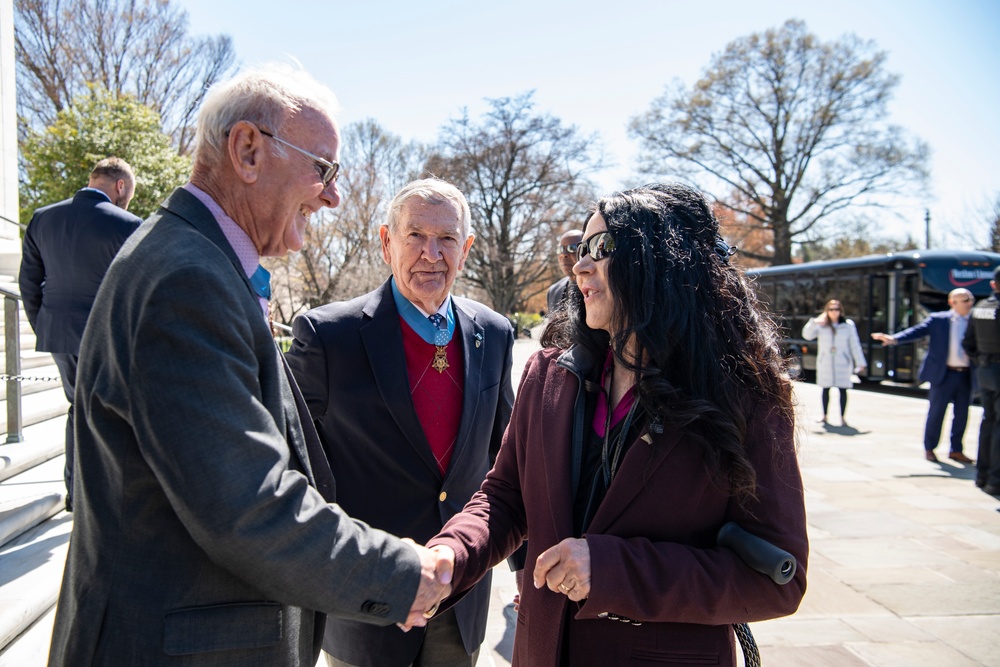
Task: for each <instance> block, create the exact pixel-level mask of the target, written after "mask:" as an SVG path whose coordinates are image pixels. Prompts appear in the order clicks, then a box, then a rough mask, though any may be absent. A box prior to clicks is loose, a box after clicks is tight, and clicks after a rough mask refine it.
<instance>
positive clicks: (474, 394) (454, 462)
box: [448, 297, 495, 471]
mask: <svg viewBox="0 0 1000 667" xmlns="http://www.w3.org/2000/svg"><path fill="white" fill-rule="evenodd" d="M452 305H453V307H454V311H455V319H456V321H457V323H458V326H457V331H458V332H459V333H460V334H461V340H462V362H463V364H464V365H465V383H464V390H463V391H462V419H461V422H460V423H459V427H458V435H457V437H456V438H455V449H454V451H453V452H452V454H451V465H449V466H448V470H449V471H451V470H461V469H462V465H461V461H462V458H463V456H465V454H466V452H467V450H468V449H469V447H468V440H469V436H470V434H471V432H472V426H473V424H475V422H476V413H477V410H478V408H479V389H480V387H481V384H482V381H481V378H482V372H483V358H484V355H485V349H486V343H487V341H486V336H485V331H484V329H483V327H482V326H481V325H480V324H479V323H478V322H476V314H475V313H474V312H471V311H470V312H466V311H465V310H464V309H463V308H462V307H461V306H460V305H459V304H458V301H457V300H456V299H455V298H454V297H452ZM493 342H495V341H493Z"/></svg>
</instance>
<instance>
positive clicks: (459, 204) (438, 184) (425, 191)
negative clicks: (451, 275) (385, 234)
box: [385, 178, 472, 238]
mask: <svg viewBox="0 0 1000 667" xmlns="http://www.w3.org/2000/svg"><path fill="white" fill-rule="evenodd" d="M413 197H420V198H421V199H423V200H424V201H425V202H427V203H428V204H444V203H445V202H451V203H452V204H454V205H455V208H457V209H458V215H459V217H460V218H461V220H462V231H463V232H464V233H465V237H466V238H468V237H470V236H472V214H471V213H470V212H469V202H468V200H466V198H465V195H463V194H462V191H461V190H459V189H458V188H456V187H455V186H454V185H452V184H451V183H449V182H448V181H443V180H441V179H440V178H422V179H420V180H417V181H411V182H410V183H407V184H406V185H404V186H403V189H402V190H400V191H399V192H397V193H396V196H395V197H393V198H392V201H391V202H389V211H388V213H387V214H386V220H385V224H386V226H387V227H388V228H389V231H390V232H395V231H396V226H397V225H398V224H399V212H400V211H401V210H402V208H403V204H405V203H406V202H407V201H409V200H410V199H412V198H413Z"/></svg>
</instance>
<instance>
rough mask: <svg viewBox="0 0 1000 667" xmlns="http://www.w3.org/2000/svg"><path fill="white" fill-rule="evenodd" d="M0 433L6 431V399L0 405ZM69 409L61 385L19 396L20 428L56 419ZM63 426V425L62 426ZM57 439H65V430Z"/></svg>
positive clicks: (60, 440) (61, 440)
mask: <svg viewBox="0 0 1000 667" xmlns="http://www.w3.org/2000/svg"><path fill="white" fill-rule="evenodd" d="M0 408H2V409H0V433H6V432H7V408H6V401H4V403H3V405H2V406H0ZM67 410H69V402H68V401H67V400H66V395H65V394H64V393H63V390H62V385H61V384H60V385H58V388H54V389H48V390H45V391H40V392H38V393H34V394H28V395H25V396H22V397H21V423H22V430H23V429H26V428H28V427H29V426H34V425H35V424H41V423H42V422H46V421H50V420H53V419H56V418H58V417H60V416H62V415H65V414H66V411H67ZM64 428H65V427H64ZM63 433H64V434H63V436H61V437H60V438H59V439H58V440H59V442H63V441H64V440H65V431H64V432H63Z"/></svg>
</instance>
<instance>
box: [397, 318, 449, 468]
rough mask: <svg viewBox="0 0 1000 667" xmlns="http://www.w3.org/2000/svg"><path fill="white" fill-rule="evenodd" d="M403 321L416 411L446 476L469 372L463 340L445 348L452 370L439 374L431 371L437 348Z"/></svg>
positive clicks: (439, 466)
mask: <svg viewBox="0 0 1000 667" xmlns="http://www.w3.org/2000/svg"><path fill="white" fill-rule="evenodd" d="M399 322H400V327H401V328H402V330H403V352H404V353H405V355H406V372H407V375H408V377H409V379H410V395H411V396H412V397H413V408H414V409H415V410H416V412H417V419H419V420H420V425H421V426H423V428H424V435H425V436H426V437H427V443H428V444H429V445H430V446H431V452H432V453H433V454H434V458H435V460H437V464H438V470H439V471H440V472H441V476H442V477H444V475H445V473H446V472H448V464H449V463H450V462H451V453H452V452H453V451H454V449H455V441H456V440H457V439H458V427H459V426H460V425H461V422H462V395H463V390H464V388H465V373H464V372H462V370H463V367H462V344H461V339H460V337H459V336H452V338H451V342H449V343H448V345H447V346H446V348H445V350H446V355H447V359H448V368H446V369H445V370H444V371H443V372H440V373H439V372H438V371H436V370H434V369H433V368H431V362H433V361H434V352H435V351H436V349H437V348H436V346H434V345H431V344H430V343H427V342H425V341H424V339H423V338H421V337H420V336H419V335H418V334H417V332H416V331H414V330H413V328H412V327H410V325H409V324H407V323H406V321H405V320H404V319H403V318H402V317H401V318H399Z"/></svg>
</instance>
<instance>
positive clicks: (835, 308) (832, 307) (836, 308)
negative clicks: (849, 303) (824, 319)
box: [827, 306, 840, 312]
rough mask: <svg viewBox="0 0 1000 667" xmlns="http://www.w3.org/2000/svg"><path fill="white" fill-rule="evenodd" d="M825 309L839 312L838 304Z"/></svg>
mask: <svg viewBox="0 0 1000 667" xmlns="http://www.w3.org/2000/svg"><path fill="white" fill-rule="evenodd" d="M827 310H836V311H838V312H840V306H831V307H829V308H827Z"/></svg>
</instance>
